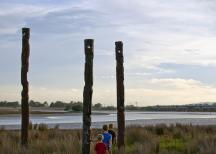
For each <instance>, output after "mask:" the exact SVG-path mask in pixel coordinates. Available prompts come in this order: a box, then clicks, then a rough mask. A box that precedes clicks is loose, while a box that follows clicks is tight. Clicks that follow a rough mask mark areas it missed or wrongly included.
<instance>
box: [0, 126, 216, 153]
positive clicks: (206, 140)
mask: <svg viewBox="0 0 216 154" xmlns="http://www.w3.org/2000/svg"><path fill="white" fill-rule="evenodd" d="M98 133H101V130H100V129H93V130H92V140H93V141H94V140H95V137H96V135H97V134H98ZM125 143H126V153H127V154H181V153H183V154H196V153H197V154H215V153H216V126H191V125H180V124H177V125H170V126H166V125H156V126H146V127H140V126H130V127H127V128H126V136H125ZM94 144H95V143H94V142H92V144H91V153H94ZM81 146H82V131H81V130H59V129H58V126H56V127H55V128H54V129H48V127H47V126H46V125H44V124H38V125H37V126H34V125H31V126H30V129H29V145H28V148H23V149H22V148H21V146H20V132H19V131H7V130H4V129H3V128H2V129H0V154H80V153H81ZM113 154H118V152H117V148H116V146H115V145H114V147H113Z"/></svg>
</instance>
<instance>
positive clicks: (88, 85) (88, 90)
mask: <svg viewBox="0 0 216 154" xmlns="http://www.w3.org/2000/svg"><path fill="white" fill-rule="evenodd" d="M84 43H85V44H84V46H85V74H84V75H85V86H84V91H83V141H82V142H83V144H82V153H83V154H90V134H91V107H92V93H93V90H92V86H93V57H94V40H93V39H86V40H85V41H84Z"/></svg>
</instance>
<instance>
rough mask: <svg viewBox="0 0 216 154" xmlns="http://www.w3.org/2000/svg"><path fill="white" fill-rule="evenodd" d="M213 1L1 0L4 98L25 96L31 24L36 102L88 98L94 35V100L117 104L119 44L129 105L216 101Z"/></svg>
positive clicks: (0, 85) (0, 94)
mask: <svg viewBox="0 0 216 154" xmlns="http://www.w3.org/2000/svg"><path fill="white" fill-rule="evenodd" d="M215 4H216V1H214V0H172V1H170V0H151V1H149V0H142V1H141V0H133V1H130V0H109V1H107V0H72V1H69V0H61V1H59V0H19V1H17V0H0V100H7V101H20V100H21V90H22V87H21V83H20V68H21V48H22V46H21V45H22V35H21V29H22V27H29V28H31V37H30V46H31V47H30V48H31V49H30V50H31V51H30V68H29V73H28V80H29V86H30V92H29V95H30V99H31V100H36V101H42V102H43V101H48V102H51V101H57V100H62V101H66V102H70V101H71V100H74V101H82V99H83V98H82V96H83V86H84V77H83V75H84V60H85V59H84V58H85V55H84V39H88V38H91V39H94V47H95V48H94V86H93V104H95V103H102V104H103V105H116V78H115V67H116V61H115V54H114V53H115V41H123V43H124V67H125V72H124V73H125V81H124V83H125V104H126V105H132V104H133V105H138V106H148V105H170V104H177V105H178V104H190V103H199V102H215V101H216V80H215V76H216V52H215V51H216V28H215V27H216V19H215V16H216V5H215Z"/></svg>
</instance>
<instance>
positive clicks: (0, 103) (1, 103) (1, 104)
mask: <svg viewBox="0 0 216 154" xmlns="http://www.w3.org/2000/svg"><path fill="white" fill-rule="evenodd" d="M19 106H20V105H19V102H18V101H14V102H7V101H0V107H19Z"/></svg>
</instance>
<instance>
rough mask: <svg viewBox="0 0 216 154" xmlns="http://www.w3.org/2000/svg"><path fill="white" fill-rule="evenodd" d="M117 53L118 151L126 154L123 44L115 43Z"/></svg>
mask: <svg viewBox="0 0 216 154" xmlns="http://www.w3.org/2000/svg"><path fill="white" fill-rule="evenodd" d="M115 52H116V82H117V111H118V114H117V120H118V138H117V144H118V149H119V150H120V151H121V153H124V145H125V142H124V136H125V114H124V111H125V107H124V66H123V62H124V58H123V43H122V42H121V41H118V42H115Z"/></svg>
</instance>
